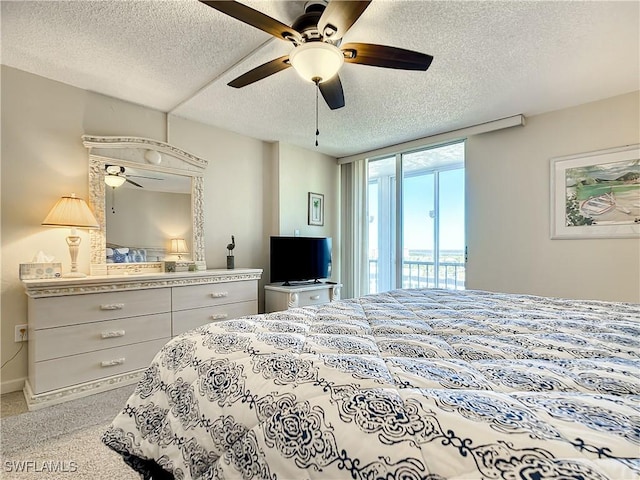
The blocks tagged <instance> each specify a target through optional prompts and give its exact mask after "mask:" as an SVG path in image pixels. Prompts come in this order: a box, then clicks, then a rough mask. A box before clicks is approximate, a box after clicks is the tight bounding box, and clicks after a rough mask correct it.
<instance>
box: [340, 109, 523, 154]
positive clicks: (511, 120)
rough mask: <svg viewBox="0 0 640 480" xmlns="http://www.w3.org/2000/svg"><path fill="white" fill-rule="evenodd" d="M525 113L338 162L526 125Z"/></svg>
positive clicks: (398, 151)
mask: <svg viewBox="0 0 640 480" xmlns="http://www.w3.org/2000/svg"><path fill="white" fill-rule="evenodd" d="M524 124H525V118H524V115H522V114H518V115H514V116H512V117H506V118H501V119H500V120H493V121H491V122H486V123H480V124H478V125H473V126H471V127H465V128H460V129H458V130H452V131H450V132H445V133H438V134H437V135H432V136H430V137H422V138H418V139H416V140H411V141H409V142H405V143H398V144H396V145H391V146H388V147H384V148H379V149H377V150H371V151H368V152H363V153H358V154H356V155H350V156H348V157H341V158H338V164H339V165H342V164H345V163H351V162H355V161H357V160H364V159H366V158H373V157H380V156H383V155H389V154H395V153H403V152H405V151H408V150H415V149H416V148H420V147H424V146H425V145H428V144H434V143H442V142H450V141H453V140H462V139H463V138H467V137H470V136H472V135H479V134H481V133H488V132H495V131H496V130H502V129H505V128H511V127H520V126H524Z"/></svg>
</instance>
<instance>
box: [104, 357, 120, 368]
mask: <svg viewBox="0 0 640 480" xmlns="http://www.w3.org/2000/svg"><path fill="white" fill-rule="evenodd" d="M123 363H124V357H122V358H116V359H114V360H105V361H104V362H100V366H101V367H115V366H116V365H122V364H123Z"/></svg>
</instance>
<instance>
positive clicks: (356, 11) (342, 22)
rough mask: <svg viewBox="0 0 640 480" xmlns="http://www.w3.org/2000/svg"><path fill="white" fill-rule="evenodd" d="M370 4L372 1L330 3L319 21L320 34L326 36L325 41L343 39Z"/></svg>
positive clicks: (338, 1)
mask: <svg viewBox="0 0 640 480" xmlns="http://www.w3.org/2000/svg"><path fill="white" fill-rule="evenodd" d="M370 3H371V0H368V1H355V0H354V1H340V0H333V1H330V2H329V3H328V4H327V7H326V8H325V9H324V12H323V13H322V16H321V17H320V20H318V32H320V34H321V35H322V36H324V39H325V40H337V39H339V38H342V37H343V36H344V34H345V33H347V30H349V29H350V28H351V26H352V25H353V24H354V23H356V20H358V18H360V15H362V12H364V11H365V10H366V9H367V7H368V6H369V4H370Z"/></svg>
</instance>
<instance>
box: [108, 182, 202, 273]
mask: <svg viewBox="0 0 640 480" xmlns="http://www.w3.org/2000/svg"><path fill="white" fill-rule="evenodd" d="M105 197H106V198H105V216H106V217H107V222H106V223H107V244H110V243H112V244H116V245H120V246H124V247H153V248H155V249H160V250H165V251H167V252H168V251H169V249H170V247H171V245H170V239H171V238H184V239H186V241H187V246H188V248H189V252H193V245H191V239H192V238H193V222H192V215H191V195H190V194H188V193H173V192H157V191H153V190H148V189H141V188H138V187H131V188H128V187H124V186H123V187H119V188H116V189H111V188H108V187H107V189H106V193H105ZM183 258H185V259H186V258H191V256H190V255H187V256H185V257H183ZM151 260H156V259H149V261H151Z"/></svg>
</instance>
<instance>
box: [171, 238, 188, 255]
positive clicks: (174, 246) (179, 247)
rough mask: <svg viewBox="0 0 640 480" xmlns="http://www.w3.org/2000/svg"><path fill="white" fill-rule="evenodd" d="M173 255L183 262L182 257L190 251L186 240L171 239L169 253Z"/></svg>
mask: <svg viewBox="0 0 640 480" xmlns="http://www.w3.org/2000/svg"><path fill="white" fill-rule="evenodd" d="M169 253H170V254H171V255H177V256H178V260H182V255H183V254H185V253H189V249H188V248H187V242H186V241H185V239H184V238H172V239H171V250H170V251H169Z"/></svg>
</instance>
